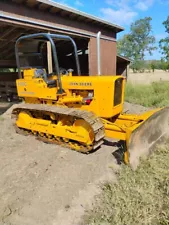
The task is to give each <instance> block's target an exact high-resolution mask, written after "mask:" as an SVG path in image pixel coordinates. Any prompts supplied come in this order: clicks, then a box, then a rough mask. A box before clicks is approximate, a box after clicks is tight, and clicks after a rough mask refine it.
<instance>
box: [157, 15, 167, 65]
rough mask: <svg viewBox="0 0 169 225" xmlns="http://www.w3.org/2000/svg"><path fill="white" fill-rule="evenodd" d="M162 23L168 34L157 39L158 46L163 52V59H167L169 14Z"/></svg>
mask: <svg viewBox="0 0 169 225" xmlns="http://www.w3.org/2000/svg"><path fill="white" fill-rule="evenodd" d="M163 25H164V27H165V30H166V32H167V33H168V36H167V37H166V38H163V39H161V40H160V41H159V46H160V48H161V52H162V54H163V59H164V60H165V61H169V16H168V17H167V19H166V20H165V21H164V22H163Z"/></svg>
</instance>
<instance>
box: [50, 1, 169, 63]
mask: <svg viewBox="0 0 169 225" xmlns="http://www.w3.org/2000/svg"><path fill="white" fill-rule="evenodd" d="M53 1H55V0H53ZM55 2H58V3H60V4H65V5H67V6H69V7H73V8H75V9H77V10H80V11H82V12H85V13H88V14H91V15H94V16H97V17H99V18H101V19H104V20H106V21H109V22H111V23H114V24H116V25H119V26H122V27H123V28H124V31H122V32H120V33H118V35H117V40H118V38H120V37H122V36H123V35H124V34H126V33H128V32H129V30H130V25H131V23H132V22H134V21H135V20H137V19H141V18H144V17H146V16H149V17H151V18H152V21H151V25H152V34H153V35H154V36H155V38H156V46H157V47H158V42H159V40H160V39H161V38H164V37H166V36H167V33H166V32H165V27H164V25H163V24H162V23H163V21H165V20H166V19H167V16H169V0H142V1H141V0H58V1H55ZM160 58H161V54H160V52H159V50H156V51H154V52H153V56H149V55H146V59H160Z"/></svg>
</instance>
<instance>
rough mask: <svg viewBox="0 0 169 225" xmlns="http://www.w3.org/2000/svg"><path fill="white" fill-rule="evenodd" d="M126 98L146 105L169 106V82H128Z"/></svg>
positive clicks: (128, 100)
mask: <svg viewBox="0 0 169 225" xmlns="http://www.w3.org/2000/svg"><path fill="white" fill-rule="evenodd" d="M125 100H126V101H127V102H131V103H135V104H140V105H143V106H145V107H163V106H169V82H166V81H161V82H154V83H152V84H151V85H133V84H131V83H127V85H126V90H125Z"/></svg>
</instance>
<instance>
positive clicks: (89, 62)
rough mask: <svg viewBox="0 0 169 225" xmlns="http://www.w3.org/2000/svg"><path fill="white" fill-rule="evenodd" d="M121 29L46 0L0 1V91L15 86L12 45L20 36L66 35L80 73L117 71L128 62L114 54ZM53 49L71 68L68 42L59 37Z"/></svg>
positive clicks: (72, 66)
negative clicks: (76, 50)
mask: <svg viewBox="0 0 169 225" xmlns="http://www.w3.org/2000/svg"><path fill="white" fill-rule="evenodd" d="M121 31H123V28H122V27H120V26H118V25H115V24H112V23H109V22H106V21H104V20H102V19H99V18H97V17H94V16H91V15H89V14H86V13H83V12H81V11H78V10H75V9H72V8H69V7H67V6H63V5H61V4H58V3H56V2H53V1H49V0H2V1H0V71H1V72H0V82H1V83H0V92H1V93H2V92H6V91H7V90H8V91H9V90H10V87H13V88H15V87H14V86H15V84H14V83H15V82H14V81H15V79H16V78H17V72H16V60H15V50H14V49H15V41H16V39H17V38H19V37H20V36H22V35H26V34H33V33H37V32H50V33H56V34H58V33H59V34H65V35H69V36H71V37H72V38H73V39H74V40H75V42H76V44H77V48H78V55H79V59H80V66H81V73H82V74H83V75H89V76H92V75H99V73H100V72H101V75H119V74H123V73H124V72H125V71H126V68H127V65H128V64H129V61H128V60H127V59H125V58H123V57H121V56H117V49H116V38H117V34H118V33H119V32H121ZM98 46H100V47H98ZM56 49H57V54H58V58H59V64H60V66H61V67H63V68H66V69H69V68H71V69H74V66H75V65H74V63H73V61H72V58H73V54H72V46H71V44H70V43H69V42H67V41H62V40H59V41H57V42H56ZM98 53H99V55H100V58H98ZM98 61H100V67H98ZM9 68H10V69H9ZM99 68H100V71H99ZM12 82H14V83H12ZM12 85H13V86H12ZM5 90H6V91H5ZM9 92H10V91H9ZM0 95H1V94H0Z"/></svg>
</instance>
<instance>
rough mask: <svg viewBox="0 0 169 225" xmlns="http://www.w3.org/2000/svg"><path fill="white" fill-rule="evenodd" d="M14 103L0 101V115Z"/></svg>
mask: <svg viewBox="0 0 169 225" xmlns="http://www.w3.org/2000/svg"><path fill="white" fill-rule="evenodd" d="M13 104H16V102H4V101H0V115H2V114H3V113H4V112H6V110H8V109H9V108H10V107H11V106H12V105H13Z"/></svg>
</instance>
